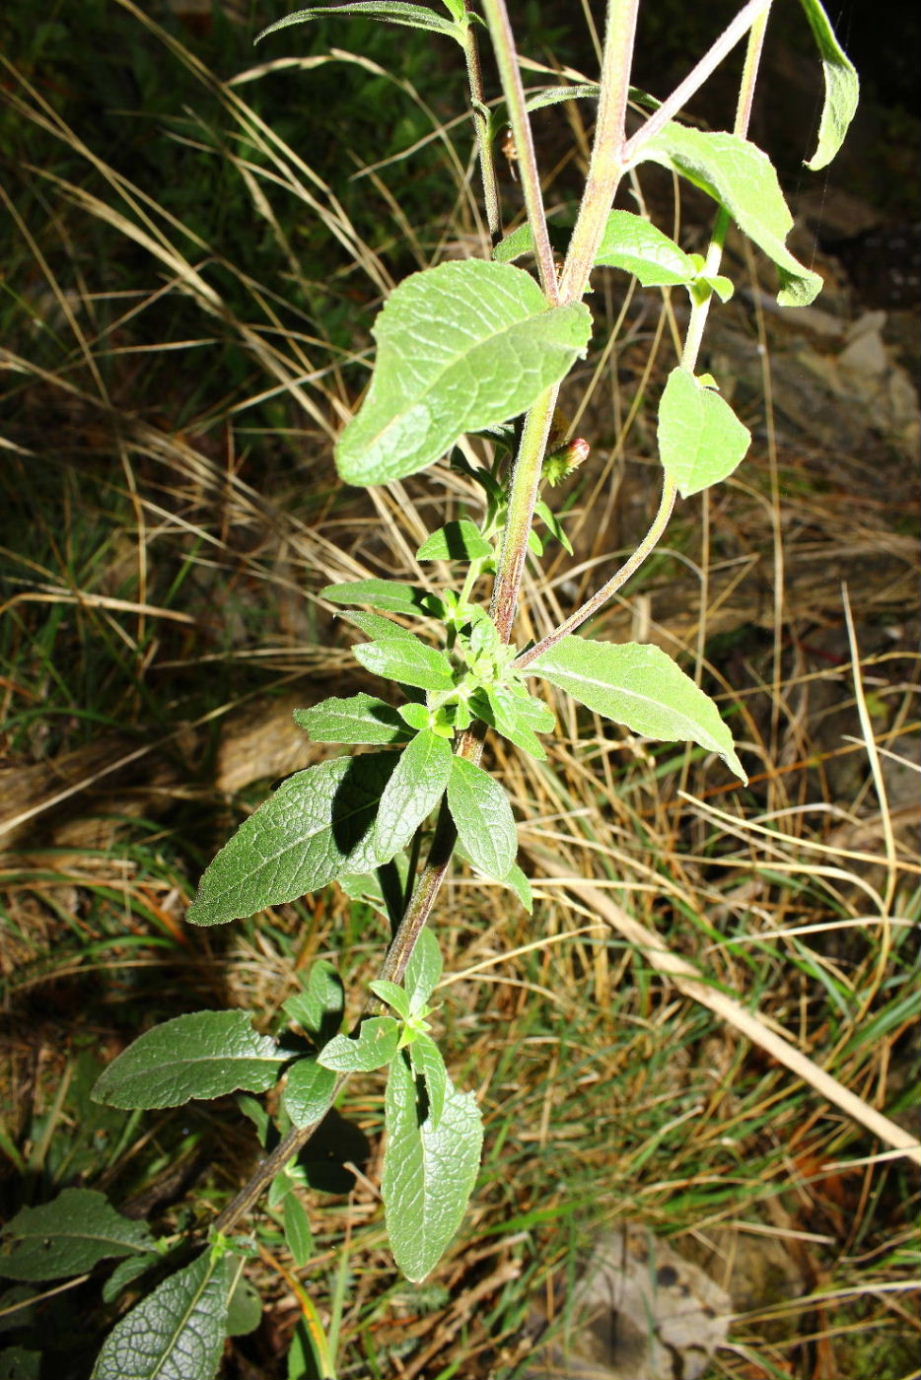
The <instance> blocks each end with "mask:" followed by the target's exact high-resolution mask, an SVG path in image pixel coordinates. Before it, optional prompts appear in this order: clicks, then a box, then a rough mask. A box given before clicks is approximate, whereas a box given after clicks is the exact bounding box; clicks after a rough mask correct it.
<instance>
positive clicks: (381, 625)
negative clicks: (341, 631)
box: [340, 609, 415, 638]
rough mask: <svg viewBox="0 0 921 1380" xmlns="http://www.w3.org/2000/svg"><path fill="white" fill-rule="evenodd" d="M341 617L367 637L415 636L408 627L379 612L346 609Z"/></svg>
mask: <svg viewBox="0 0 921 1380" xmlns="http://www.w3.org/2000/svg"><path fill="white" fill-rule="evenodd" d="M340 617H341V618H345V619H347V620H348V622H349V623H354V624H355V627H356V628H361V631H362V632H363V633H364V634H365V636H366V637H368V638H376V637H415V633H413V632H410V630H409V628H404V627H403V625H402V623H395V622H394V621H393V619H392V618H385V617H384V616H383V614H380V613H364V612H360V611H359V610H358V609H346V610H345V611H344V612H343V613H342V614H340Z"/></svg>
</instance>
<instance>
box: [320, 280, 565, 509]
mask: <svg viewBox="0 0 921 1380" xmlns="http://www.w3.org/2000/svg"><path fill="white" fill-rule="evenodd" d="M590 334H591V316H590V314H589V311H588V308H587V307H585V305H584V304H583V303H573V304H571V305H569V306H564V307H548V305H547V301H546V298H545V297H544V295H543V293H542V292H541V290H540V288H539V287H538V285H537V283H535V281H534V279H533V278H532V277H531V276H530V274H528V273H525V272H523V271H522V270H521V269H517V268H512V266H511V265H510V264H497V263H488V262H485V261H483V260H480V259H467V260H465V261H464V262H460V263H458V262H454V263H444V264H439V265H438V267H437V268H432V269H427V270H425V271H424V272H422V273H415V274H413V275H412V276H411V277H409V278H407V279H406V280H405V281H404V282H402V283H401V284H400V285H399V287H397V288H396V289H395V291H394V292H393V293H392V295H391V297H390V298H389V300H388V302H387V304H386V305H385V307H384V309H383V311H382V312H381V313H380V315H379V316H378V318H377V322H376V325H375V328H374V336H375V339H376V340H377V344H378V353H377V362H376V365H375V369H374V375H373V378H372V380H371V387H370V389H369V390H368V394H367V397H366V398H365V401H364V403H363V405H362V407H361V410H360V411H359V412H358V414H357V416H356V417H354V418H353V420H352V421H351V422H350V423H349V425H348V426H347V427H346V429H345V431H344V432H343V433H342V436H341V438H340V440H339V445H338V448H337V457H336V458H337V464H338V467H339V473H340V474H341V476H342V478H343V479H344V480H345V481H346V482H347V483H350V484H385V483H387V482H388V481H389V480H394V479H402V478H403V477H404V476H405V475H409V474H415V473H416V472H417V471H419V470H423V469H426V468H427V467H428V466H429V465H432V464H434V463H435V461H436V460H438V459H439V458H440V457H441V456H442V455H443V454H444V453H445V452H446V451H447V450H449V449H450V447H451V446H453V445H454V443H455V442H456V441H457V440H459V438H460V437H461V436H462V435H463V434H464V433H465V432H467V431H475V430H477V429H478V428H481V427H487V426H493V425H496V424H498V423H500V422H506V421H509V420H511V418H513V417H517V416H518V415H519V414H520V413H522V412H524V411H526V410H527V409H528V408H529V407H530V406H531V404H532V403H533V402H534V401H535V400H536V398H538V397H539V395H540V394H541V393H542V392H543V391H544V390H545V389H547V388H549V387H550V386H551V384H554V383H557V382H559V380H560V379H562V378H563V377H564V376H565V375H566V374H567V373H568V372H569V370H570V368H571V367H572V364H573V363H574V361H575V360H576V358H577V357H578V356H579V355H581V354H582V353H584V350H585V347H586V345H587V344H588V339H589V335H590Z"/></svg>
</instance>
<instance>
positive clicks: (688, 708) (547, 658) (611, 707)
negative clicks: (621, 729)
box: [528, 637, 748, 781]
mask: <svg viewBox="0 0 921 1380" xmlns="http://www.w3.org/2000/svg"><path fill="white" fill-rule="evenodd" d="M528 674H529V675H539V676H545V677H546V679H547V680H549V681H550V682H551V683H552V684H553V685H556V686H558V687H559V689H561V690H566V691H567V692H568V693H569V694H570V695H572V697H573V699H576V700H578V701H579V702H580V704H585V705H587V706H588V708H589V709H594V710H595V712H596V713H597V714H603V715H604V716H605V718H608V719H613V720H614V722H615V723H620V724H626V726H627V727H628V728H629V729H630V730H631V731H632V732H634V733H641V734H642V735H643V736H644V737H645V738H658V739H661V740H663V741H665V742H674V741H676V740H677V741H680V740H681V739H690V741H691V742H693V743H699V744H700V746H701V747H703V748H706V749H707V750H708V751H709V752H716V753H718V754H719V756H720V757H722V758H723V760H724V761H725V763H726V765H727V766H728V767H730V768H731V770H732V771H734V772H735V773H736V775H737V776H739V777H741V778H742V780H743V781H747V780H748V777H747V776H746V775H745V772H744V771H743V769H742V764H741V762H740V761H739V759H738V757H737V756H736V753H735V749H734V747H733V745H732V734H731V733H730V732H729V729H728V728H727V727H726V725H725V724H724V723H723V721H722V719H721V718H720V714H719V710H718V709H717V707H716V705H715V704H714V703H713V701H712V700H711V699H710V697H709V696H708V695H705V694H704V692H703V690H701V689H700V687H699V686H698V685H695V684H694V682H693V681H692V680H691V678H690V676H687V675H685V673H684V671H682V670H681V668H680V667H679V666H677V665H676V663H675V662H674V661H672V659H671V657H670V656H667V655H666V653H665V652H663V651H662V650H661V648H660V647H653V646H644V645H641V644H640V643H637V642H624V643H619V644H618V643H613V642H593V641H591V640H590V639H589V638H586V637H564V638H563V639H562V641H560V642H558V643H557V644H556V646H555V647H551V648H550V650H549V651H547V652H544V653H543V655H542V656H539V657H537V659H536V660H535V661H532V662H531V664H530V666H529V667H528Z"/></svg>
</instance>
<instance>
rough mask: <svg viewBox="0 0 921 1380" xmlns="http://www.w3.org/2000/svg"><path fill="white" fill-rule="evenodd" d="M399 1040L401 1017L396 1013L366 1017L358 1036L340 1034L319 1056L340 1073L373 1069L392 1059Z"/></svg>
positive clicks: (324, 1062) (323, 1061) (327, 1065)
mask: <svg viewBox="0 0 921 1380" xmlns="http://www.w3.org/2000/svg"><path fill="white" fill-rule="evenodd" d="M399 1043H400V1022H399V1021H395V1020H394V1019H393V1017H392V1016H369V1017H368V1019H367V1020H364V1021H362V1023H361V1025H360V1027H359V1030H358V1038H357V1039H355V1040H353V1039H352V1038H351V1037H350V1036H348V1035H337V1036H336V1038H335V1039H334V1040H330V1042H329V1044H328V1045H324V1046H323V1049H322V1050H321V1051H320V1054H319V1056H318V1058H319V1061H320V1063H322V1065H323V1067H324V1068H327V1069H335V1071H336V1073H373V1071H374V1070H375V1069H380V1068H383V1067H384V1065H385V1064H389V1063H390V1060H391V1059H392V1058H393V1056H394V1055H395V1054H396V1052H397V1046H398V1045H399Z"/></svg>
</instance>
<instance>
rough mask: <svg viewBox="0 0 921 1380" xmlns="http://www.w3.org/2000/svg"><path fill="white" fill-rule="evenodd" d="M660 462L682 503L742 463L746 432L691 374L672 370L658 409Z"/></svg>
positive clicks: (716, 395) (748, 438) (724, 404)
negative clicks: (675, 486) (676, 487)
mask: <svg viewBox="0 0 921 1380" xmlns="http://www.w3.org/2000/svg"><path fill="white" fill-rule="evenodd" d="M658 439H659V458H660V459H661V461H662V467H663V469H664V470H665V473H666V474H667V475H669V477H670V478H672V479H674V481H675V483H676V484H677V485H678V492H679V493H680V494H681V496H682V498H688V497H689V496H690V495H691V494H696V493H698V492H699V491H700V490H701V489H706V488H709V486H710V485H711V484H718V483H719V481H720V480H721V479H725V478H726V476H727V475H730V474H732V472H733V470H734V469H735V468H736V467H737V466H738V465H740V464H741V463H742V461H743V460H744V459H745V455H746V452H747V451H748V447H749V445H750V444H751V432H750V431H749V430H748V427H747V426H744V425H743V424H742V422H740V421H739V419H738V417H737V416H736V414H735V413H734V412H733V410H732V408H731V407H730V406H729V404H728V402H726V400H725V398H722V397H720V395H719V393H717V392H715V391H714V390H713V389H712V388H707V387H706V385H705V384H703V383H701V381H700V379H697V378H695V377H694V375H693V374H692V373H691V371H690V369H682V368H677V369H673V370H672V372H671V373H670V374H669V376H668V382H667V383H666V385H665V392H664V393H663V394H662V401H661V402H660V404H659V430H658Z"/></svg>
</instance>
